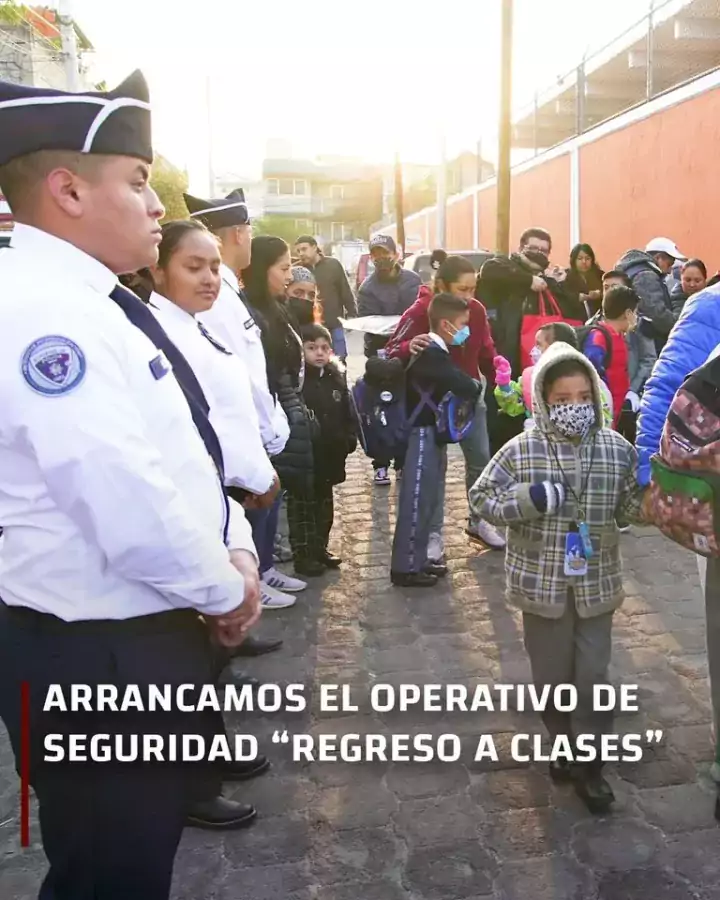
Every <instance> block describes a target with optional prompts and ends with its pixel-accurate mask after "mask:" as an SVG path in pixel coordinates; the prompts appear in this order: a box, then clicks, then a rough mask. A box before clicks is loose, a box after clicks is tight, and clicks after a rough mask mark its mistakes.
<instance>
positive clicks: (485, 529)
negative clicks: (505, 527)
mask: <svg viewBox="0 0 720 900" xmlns="http://www.w3.org/2000/svg"><path fill="white" fill-rule="evenodd" d="M467 534H468V535H469V536H470V537H471V538H472V539H473V540H479V541H481V542H482V543H483V544H485V545H486V546H487V547H490V549H491V550H504V549H505V543H506V541H505V537H504V535H503V534H502V533H501V532H500V529H499V528H496V527H495V526H494V525H491V524H490V522H486V521H484V520H483V519H481V520H480V521H479V522H476V523H475V524H474V525H470V526H469V527H468V528H467Z"/></svg>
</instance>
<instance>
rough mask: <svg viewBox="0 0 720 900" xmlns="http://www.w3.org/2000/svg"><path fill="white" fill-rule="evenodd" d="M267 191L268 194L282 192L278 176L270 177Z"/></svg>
mask: <svg viewBox="0 0 720 900" xmlns="http://www.w3.org/2000/svg"><path fill="white" fill-rule="evenodd" d="M267 192H268V194H279V193H280V182H279V181H278V180H277V178H268V180H267Z"/></svg>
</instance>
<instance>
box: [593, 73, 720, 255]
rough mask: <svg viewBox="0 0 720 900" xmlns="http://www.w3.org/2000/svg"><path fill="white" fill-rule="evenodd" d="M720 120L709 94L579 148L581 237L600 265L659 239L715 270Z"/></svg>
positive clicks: (718, 92)
mask: <svg viewBox="0 0 720 900" xmlns="http://www.w3.org/2000/svg"><path fill="white" fill-rule="evenodd" d="M719 121H720V89H715V90H712V91H708V92H707V93H705V94H701V95H700V96H698V97H693V98H692V99H690V100H687V101H686V102H685V103H681V104H678V105H677V106H673V107H671V108H670V109H666V110H663V111H662V112H659V113H655V115H653V116H650V118H648V119H643V120H642V121H640V122H636V123H635V124H633V125H629V126H628V127H627V128H623V129H622V130H620V131H616V132H614V133H613V134H609V135H607V136H606V137H603V138H600V140H598V141H594V142H593V143H590V144H586V145H585V146H584V147H581V149H580V233H581V235H582V239H583V240H584V241H587V242H588V243H590V244H592V246H593V248H594V249H595V252H596V254H597V257H598V261H599V262H600V264H601V265H602V266H604V267H605V268H608V269H609V268H611V267H612V265H613V264H614V263H615V261H616V260H617V259H618V257H619V256H620V255H621V254H622V253H623V252H624V251H625V250H629V249H631V248H633V247H644V246H645V244H646V243H647V242H648V241H649V240H650V239H651V238H653V237H659V236H662V237H669V238H671V239H672V240H674V241H675V242H676V243H677V245H678V247H680V249H681V251H682V252H683V253H687V254H688V255H691V256H699V257H700V258H701V259H704V260H705V262H706V264H707V265H708V267H709V268H712V269H716V268H717V267H718V265H720V229H719V228H718V226H717V225H716V224H715V222H714V217H715V215H716V214H717V210H718V209H720V177H718V162H717V154H718V138H719V137H720V133H719V132H718V122H719Z"/></svg>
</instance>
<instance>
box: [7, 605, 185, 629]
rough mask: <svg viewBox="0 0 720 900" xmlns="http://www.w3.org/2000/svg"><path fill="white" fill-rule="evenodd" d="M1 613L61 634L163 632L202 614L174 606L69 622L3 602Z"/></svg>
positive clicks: (178, 626) (180, 625)
mask: <svg viewBox="0 0 720 900" xmlns="http://www.w3.org/2000/svg"><path fill="white" fill-rule="evenodd" d="M0 616H5V617H7V618H10V619H12V620H13V621H14V622H16V623H17V624H19V625H22V626H23V627H27V628H31V629H35V630H38V631H51V632H56V633H58V634H91V635H92V634H94V635H104V634H107V635H118V634H127V635H133V634H162V633H167V632H173V631H187V630H188V629H189V628H194V627H197V624H198V613H197V612H196V611H195V610H193V609H170V610H168V611H167V612H159V613H152V614H151V615H147V616H134V617H133V618H131V619H83V620H81V621H78V622H65V621H64V620H63V619H59V618H58V617H57V616H53V615H51V614H50V613H41V612H37V610H34V609H29V608H28V607H27V606H8V605H7V604H5V603H0Z"/></svg>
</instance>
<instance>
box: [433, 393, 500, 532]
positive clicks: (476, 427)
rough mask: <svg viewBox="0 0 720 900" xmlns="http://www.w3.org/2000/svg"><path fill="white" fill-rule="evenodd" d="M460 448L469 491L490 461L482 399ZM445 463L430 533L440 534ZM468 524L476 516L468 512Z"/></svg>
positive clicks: (473, 521)
mask: <svg viewBox="0 0 720 900" xmlns="http://www.w3.org/2000/svg"><path fill="white" fill-rule="evenodd" d="M460 449H461V450H462V452H463V456H464V457H465V489H466V491H469V490H470V488H471V487H472V486H473V485H474V484H475V482H476V481H477V480H478V478H479V477H480V475H481V474H482V471H483V469H484V468H485V466H486V465H487V464H488V463H489V462H490V441H489V440H488V430H487V407H486V406H485V403H484V402H483V401H482V400H478V404H477V406H476V407H475V418H474V420H473V425H472V428H471V429H470V432H469V433H468V434H467V435H466V436H465V438H464V439H463V440H462V441H460ZM446 470H447V465H446V466H445V468H444V469H443V472H442V475H441V478H440V485H439V487H438V493H437V500H436V502H435V509H434V511H433V515H432V518H431V520H430V532H431V534H442V528H443V520H444V518H445V474H446ZM469 518H470V525H474V524H475V522H476V521H477V520H476V517H474V516H473V515H472V513H470V514H469Z"/></svg>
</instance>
